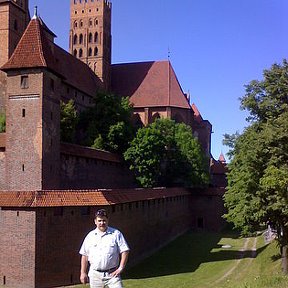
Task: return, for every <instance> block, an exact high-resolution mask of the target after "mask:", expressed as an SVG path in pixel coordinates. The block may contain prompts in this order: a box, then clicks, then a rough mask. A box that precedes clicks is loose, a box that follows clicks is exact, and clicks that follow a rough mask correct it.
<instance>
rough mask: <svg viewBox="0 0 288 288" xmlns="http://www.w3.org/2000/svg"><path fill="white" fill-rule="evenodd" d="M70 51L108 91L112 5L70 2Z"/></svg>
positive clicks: (106, 1) (96, 0) (94, 1)
mask: <svg viewBox="0 0 288 288" xmlns="http://www.w3.org/2000/svg"><path fill="white" fill-rule="evenodd" d="M70 3H71V4H70V39H69V50H70V53H71V54H72V55H74V56H75V57H77V58H79V59H81V60H82V61H83V62H84V63H86V64H87V65H89V67H90V68H91V69H92V70H93V71H94V73H95V74H96V75H97V76H98V77H99V78H100V79H101V80H102V82H103V85H104V88H105V89H109V88H110V68H111V6H112V4H111V2H110V1H109V0H85V1H83V0H82V1H80V0H71V2H70Z"/></svg>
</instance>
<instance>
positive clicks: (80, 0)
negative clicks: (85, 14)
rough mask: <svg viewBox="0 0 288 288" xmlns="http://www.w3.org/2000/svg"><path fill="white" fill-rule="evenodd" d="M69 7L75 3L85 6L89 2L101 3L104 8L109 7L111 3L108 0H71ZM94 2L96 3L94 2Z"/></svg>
mask: <svg viewBox="0 0 288 288" xmlns="http://www.w3.org/2000/svg"><path fill="white" fill-rule="evenodd" d="M70 2H71V7H72V5H77V6H86V5H89V4H93V5H95V4H97V2H98V3H99V4H102V5H103V6H104V7H105V8H108V9H111V7H112V3H111V1H109V0H71V1H70ZM95 2H96V3H95Z"/></svg>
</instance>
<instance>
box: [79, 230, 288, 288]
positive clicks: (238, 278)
mask: <svg viewBox="0 0 288 288" xmlns="http://www.w3.org/2000/svg"><path fill="white" fill-rule="evenodd" d="M223 245H230V246H231V247H230V248H223V247H222V246H223ZM256 255H257V256H256ZM280 261H281V259H280V257H279V251H278V248H277V247H276V243H275V242H273V243H271V244H269V245H265V243H264V239H263V237H262V236H258V237H255V238H254V237H252V238H238V237H237V236H236V235H233V234H231V235H223V234H215V233H192V232H191V233H187V234H185V235H183V236H181V237H179V238H178V239H177V240H175V241H174V242H172V243H170V244H169V245H168V246H166V247H165V248H163V249H162V250H160V251H159V252H157V253H156V254H154V255H153V256H152V257H150V258H148V259H146V260H145V261H143V262H142V263H140V264H139V265H137V266H135V267H133V268H130V269H129V270H127V271H126V272H125V273H124V274H123V282H124V286H125V288H144V287H152V288H175V287H177V288H190V287H191V288H192V287H193V288H210V287H211V288H212V287H213V288H232V287H233V288H264V287H265V288H288V277H286V276H283V275H282V274H281V263H280ZM74 287H77V288H82V287H83V288H84V287H86V288H87V286H83V285H78V286H74Z"/></svg>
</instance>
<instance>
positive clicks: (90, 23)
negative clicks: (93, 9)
mask: <svg viewBox="0 0 288 288" xmlns="http://www.w3.org/2000/svg"><path fill="white" fill-rule="evenodd" d="M92 25H93V21H92V19H89V26H90V27H91V26H92Z"/></svg>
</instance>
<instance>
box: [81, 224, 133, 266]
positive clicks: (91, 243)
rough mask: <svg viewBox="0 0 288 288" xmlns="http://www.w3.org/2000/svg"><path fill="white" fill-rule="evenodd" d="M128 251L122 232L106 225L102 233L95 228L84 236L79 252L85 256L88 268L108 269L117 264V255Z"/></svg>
mask: <svg viewBox="0 0 288 288" xmlns="http://www.w3.org/2000/svg"><path fill="white" fill-rule="evenodd" d="M125 251H129V246H128V244H127V242H126V240H125V239H124V236H123V234H122V233H121V232H120V231H119V230H117V229H114V228H112V227H108V229H107V230H106V232H105V233H104V234H103V233H101V232H100V231H99V230H98V229H97V228H96V229H94V230H92V231H91V232H89V233H88V235H87V236H86V237H85V239H84V241H83V244H82V246H81V248H80V251H79V253H80V254H81V255H84V256H87V257H88V261H89V263H90V269H96V270H109V269H112V268H114V267H118V265H119V255H120V253H122V252H125Z"/></svg>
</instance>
